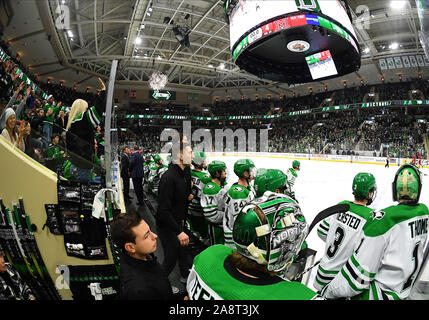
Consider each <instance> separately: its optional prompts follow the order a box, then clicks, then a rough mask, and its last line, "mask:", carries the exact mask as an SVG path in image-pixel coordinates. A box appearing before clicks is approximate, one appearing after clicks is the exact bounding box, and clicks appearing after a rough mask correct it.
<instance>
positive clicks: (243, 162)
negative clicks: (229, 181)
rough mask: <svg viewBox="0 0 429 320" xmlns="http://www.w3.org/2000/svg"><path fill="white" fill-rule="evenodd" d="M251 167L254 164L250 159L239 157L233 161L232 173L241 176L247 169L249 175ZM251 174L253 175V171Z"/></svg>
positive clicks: (253, 166)
mask: <svg viewBox="0 0 429 320" xmlns="http://www.w3.org/2000/svg"><path fill="white" fill-rule="evenodd" d="M252 168H255V164H254V163H253V161H252V160H250V159H240V160H237V161H236V162H235V163H234V173H235V174H236V175H237V176H238V177H239V178H243V177H244V172H246V171H249V176H252ZM253 176H255V173H254V172H253Z"/></svg>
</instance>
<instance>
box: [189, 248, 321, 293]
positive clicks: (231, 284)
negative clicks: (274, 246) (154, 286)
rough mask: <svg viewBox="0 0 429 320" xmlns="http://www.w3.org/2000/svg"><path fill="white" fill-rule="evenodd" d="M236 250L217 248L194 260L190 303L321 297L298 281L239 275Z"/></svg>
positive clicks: (201, 254) (210, 249)
mask: <svg viewBox="0 0 429 320" xmlns="http://www.w3.org/2000/svg"><path fill="white" fill-rule="evenodd" d="M232 253H233V249H231V248H228V247H226V246H223V245H215V246H211V247H209V248H207V249H206V250H204V251H203V252H201V253H200V254H199V255H198V256H196V257H195V259H194V265H193V266H192V269H191V272H190V273H189V277H188V282H187V285H186V288H187V291H188V295H189V299H191V300H312V299H316V298H318V297H319V296H318V295H317V294H316V293H315V292H314V291H312V290H310V289H309V288H307V287H306V286H305V285H303V284H302V283H299V282H290V281H285V280H283V279H281V278H280V277H271V276H269V275H264V274H262V275H261V274H258V278H249V277H247V276H245V275H243V274H242V273H240V272H239V271H238V270H237V269H236V268H235V266H234V265H233V264H232V262H231V261H230V259H229V258H228V256H229V255H230V254H232Z"/></svg>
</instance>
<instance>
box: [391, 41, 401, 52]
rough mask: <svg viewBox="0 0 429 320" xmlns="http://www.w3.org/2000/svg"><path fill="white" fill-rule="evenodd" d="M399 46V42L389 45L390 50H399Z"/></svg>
mask: <svg viewBox="0 0 429 320" xmlns="http://www.w3.org/2000/svg"><path fill="white" fill-rule="evenodd" d="M398 48H399V43H397V42H393V43H391V44H390V45H389V49H390V50H397V49H398Z"/></svg>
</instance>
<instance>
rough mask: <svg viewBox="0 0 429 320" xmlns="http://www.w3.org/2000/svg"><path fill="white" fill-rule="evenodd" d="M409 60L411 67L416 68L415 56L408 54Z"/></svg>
mask: <svg viewBox="0 0 429 320" xmlns="http://www.w3.org/2000/svg"><path fill="white" fill-rule="evenodd" d="M410 62H411V66H412V67H413V68H416V67H417V66H418V65H417V59H416V57H415V56H410Z"/></svg>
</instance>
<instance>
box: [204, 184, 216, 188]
mask: <svg viewBox="0 0 429 320" xmlns="http://www.w3.org/2000/svg"><path fill="white" fill-rule="evenodd" d="M206 187H207V189H213V188H214V185H212V184H208V185H207V186H206Z"/></svg>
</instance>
